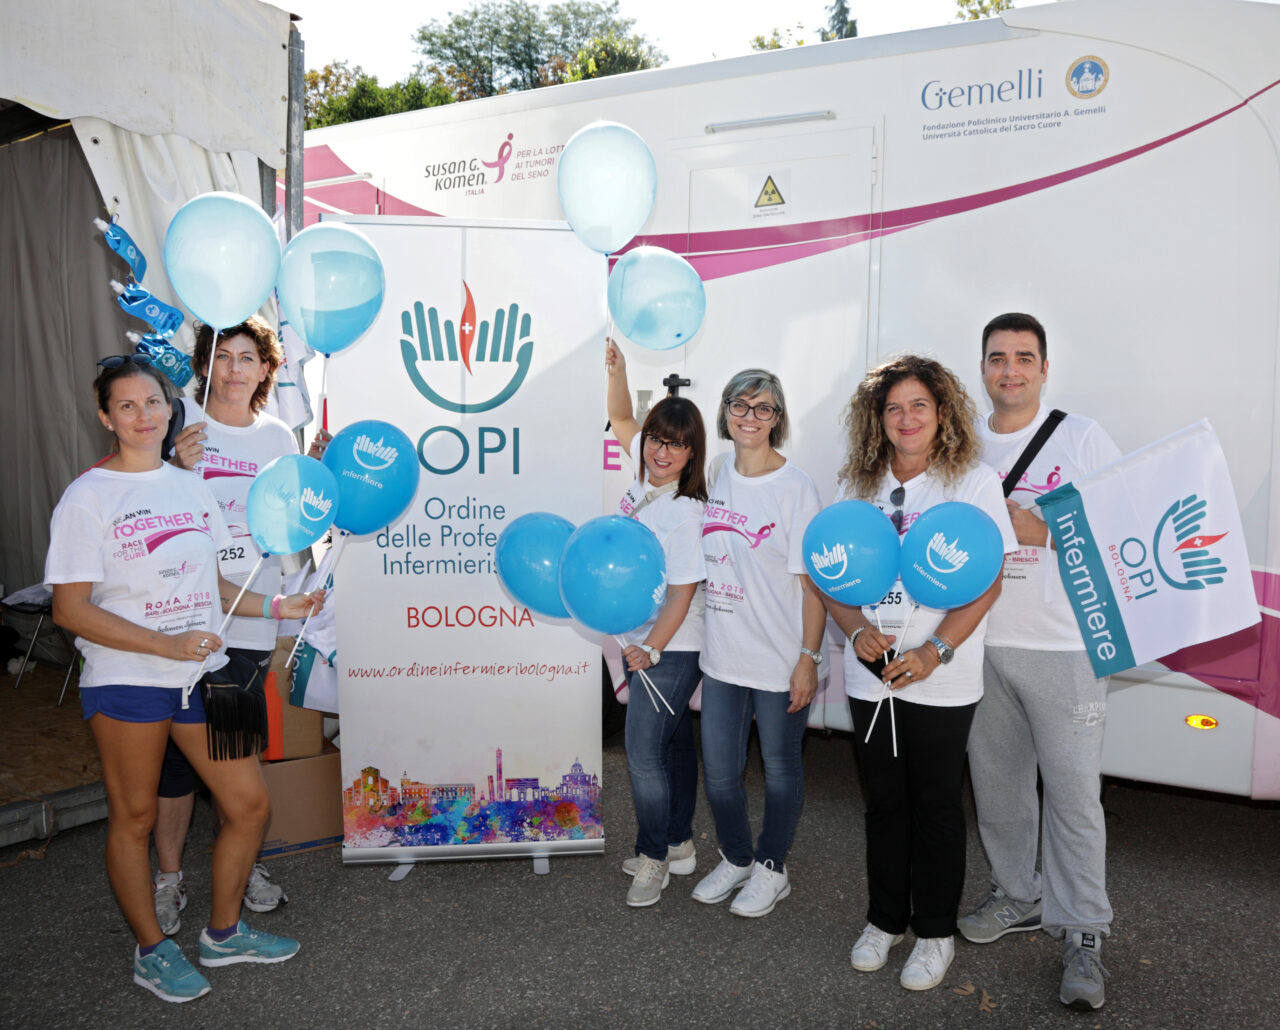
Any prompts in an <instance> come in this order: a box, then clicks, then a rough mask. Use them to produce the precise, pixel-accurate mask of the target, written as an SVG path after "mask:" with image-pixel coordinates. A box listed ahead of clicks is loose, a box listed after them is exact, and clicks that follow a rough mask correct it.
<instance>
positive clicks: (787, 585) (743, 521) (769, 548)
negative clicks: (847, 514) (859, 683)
mask: <svg viewBox="0 0 1280 1030" xmlns="http://www.w3.org/2000/svg"><path fill="white" fill-rule="evenodd" d="M708 492H709V493H710V495H711V499H710V500H709V501H708V502H707V506H706V509H705V510H704V512H703V516H702V551H703V554H704V555H705V556H706V563H707V611H706V646H705V647H704V648H703V650H702V658H701V660H700V663H699V664H700V665H701V668H702V671H703V673H704V674H705V675H707V676H712V677H714V678H715V679H718V680H723V681H724V682H726V683H736V684H738V685H740V686H744V687H755V688H756V689H758V690H773V691H785V690H790V689H791V673H792V670H794V669H795V667H796V662H797V661H799V659H800V658H801V657H802V656H801V654H800V647H801V645H802V644H803V642H804V641H803V639H802V637H803V629H804V627H803V623H802V620H803V612H802V601H803V598H804V587H803V586H802V584H801V576H803V575H804V574H805V567H804V548H803V547H802V546H801V543H802V540H803V537H804V531H805V528H806V527H807V526H808V525H809V520H810V519H812V518H813V517H814V515H816V514H817V513H818V511H819V509H820V508H821V507H822V500H821V498H819V496H818V488H817V487H816V486H814V485H813V480H812V479H810V478H809V476H808V474H807V473H805V472H804V471H802V470H801V469H799V468H797V467H796V466H795V465H793V464H792V463H791V462H789V461H788V462H787V463H786V464H785V465H783V466H782V468H780V469H778V470H776V471H774V472H770V473H768V474H767V475H763V476H753V477H750V478H748V477H746V476H741V475H739V474H738V473H737V471H736V470H735V469H734V467H733V456H732V455H729V456H728V458H727V459H726V460H725V461H724V462H723V463H722V464H721V465H720V468H719V469H718V470H717V471H716V472H715V479H714V481H713V482H712V483H710V484H709V487H708ZM805 660H806V661H807V660H808V659H805ZM825 674H826V670H825V669H823V668H821V667H820V668H819V670H818V675H819V676H824V675H825Z"/></svg>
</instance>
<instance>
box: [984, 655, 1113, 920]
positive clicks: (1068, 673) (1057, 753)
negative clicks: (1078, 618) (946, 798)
mask: <svg viewBox="0 0 1280 1030" xmlns="http://www.w3.org/2000/svg"><path fill="white" fill-rule="evenodd" d="M983 690H984V692H983V697H982V701H981V702H980V703H979V704H978V711H977V713H976V714H975V715H974V719H973V729H972V730H971V731H970V733H969V771H970V776H971V778H972V780H973V793H974V797H975V799H976V801H977V806H978V830H979V832H980V833H981V835H982V846H983V847H984V848H985V849H986V852H987V860H988V861H989V862H990V863H991V878H992V880H993V881H994V882H995V883H996V884H997V885H998V886H999V887H1000V888H1001V889H1002V890H1003V891H1004V892H1005V893H1006V894H1007V895H1009V897H1011V898H1013V899H1014V900H1015V901H1022V902H1031V901H1035V900H1036V899H1037V898H1043V899H1044V909H1043V915H1042V917H1041V918H1042V921H1043V925H1044V928H1045V929H1046V930H1047V931H1048V932H1049V933H1050V934H1051V935H1053V936H1054V937H1061V936H1063V934H1064V933H1066V932H1068V931H1070V930H1093V931H1095V932H1097V933H1100V934H1107V933H1109V932H1110V929H1111V904H1110V902H1108V901H1107V887H1106V850H1107V829H1106V825H1105V824H1104V822H1103V814H1102V802H1101V800H1100V798H1099V791H1100V788H1101V764H1102V731H1103V724H1104V721H1105V718H1106V711H1107V681H1106V680H1105V679H1096V678H1095V677H1094V675H1093V668H1092V666H1091V665H1090V664H1089V658H1088V655H1087V654H1086V653H1085V652H1084V651H1030V650H1024V649H1022V648H1015V647H991V646H990V645H988V646H987V648H986V655H985V659H984V668H983ZM1037 766H1038V767H1039V770H1040V776H1041V778H1042V780H1043V782H1044V820H1043V831H1041V819H1040V803H1039V798H1038V797H1037V794H1036V768H1037ZM1041 832H1043V838H1044V839H1043V844H1042V848H1041V866H1042V869H1043V874H1041V873H1038V872H1037V871H1036V845H1037V843H1038V838H1039V837H1040V835H1041Z"/></svg>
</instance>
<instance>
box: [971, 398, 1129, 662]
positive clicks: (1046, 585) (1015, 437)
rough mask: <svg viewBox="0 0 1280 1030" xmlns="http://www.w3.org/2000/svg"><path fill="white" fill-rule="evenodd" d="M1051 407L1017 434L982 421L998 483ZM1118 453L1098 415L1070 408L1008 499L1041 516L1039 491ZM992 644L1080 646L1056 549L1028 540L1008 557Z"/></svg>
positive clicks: (985, 455)
mask: <svg viewBox="0 0 1280 1030" xmlns="http://www.w3.org/2000/svg"><path fill="white" fill-rule="evenodd" d="M1051 410H1052V409H1051V408H1047V407H1045V406H1044V405H1043V404H1042V405H1040V410H1039V411H1038V412H1037V413H1036V417H1035V418H1034V419H1033V420H1032V422H1031V424H1030V425H1029V426H1027V427H1026V428H1024V429H1021V430H1019V431H1018V432H1016V433H1003V434H1002V433H994V432H992V431H991V428H990V426H989V424H988V422H987V420H986V418H980V419H979V420H978V437H979V439H980V440H981V441H982V460H983V461H984V462H986V463H987V464H988V465H990V466H991V467H992V468H994V469H995V470H996V475H998V476H999V477H1000V480H1001V482H1003V481H1004V477H1005V476H1006V475H1007V474H1008V472H1009V469H1011V468H1012V467H1013V465H1014V463H1015V462H1016V461H1017V460H1018V458H1019V457H1021V456H1022V452H1023V451H1024V450H1026V447H1027V444H1028V443H1030V442H1031V438H1032V437H1033V436H1035V434H1036V430H1037V429H1039V428H1040V425H1041V424H1042V423H1043V422H1044V420H1045V419H1046V418H1048V417H1049V412H1050V411H1051ZM1119 457H1120V448H1118V447H1117V446H1116V445H1115V443H1114V442H1113V441H1112V439H1111V437H1109V436H1108V435H1107V434H1106V432H1105V431H1104V430H1103V429H1102V427H1101V426H1099V425H1098V423H1096V422H1095V421H1093V419H1091V418H1085V417H1084V416H1083V415H1068V416H1067V417H1066V418H1065V419H1063V420H1062V421H1061V422H1060V423H1059V424H1058V428H1057V429H1055V430H1054V431H1053V435H1052V436H1050V437H1049V439H1048V440H1046V441H1045V444H1044V447H1042V448H1041V449H1040V453H1039V454H1037V455H1036V456H1035V458H1034V459H1033V460H1032V462H1031V465H1030V467H1029V468H1028V469H1027V471H1026V472H1025V473H1023V475H1022V481H1021V482H1020V483H1019V484H1018V486H1017V487H1015V488H1014V491H1013V493H1012V494H1011V495H1010V499H1011V500H1014V501H1017V502H1018V503H1019V504H1020V505H1021V506H1022V507H1023V508H1026V509H1028V510H1029V511H1031V512H1032V513H1034V514H1035V516H1036V517H1037V518H1039V519H1041V520H1043V517H1044V516H1043V515H1042V514H1041V511H1040V507H1039V506H1038V505H1037V504H1036V503H1035V500H1036V498H1037V497H1041V496H1043V495H1044V494H1047V493H1048V492H1049V491H1050V490H1053V489H1055V488H1056V487H1059V486H1061V485H1062V484H1063V483H1070V482H1072V481H1074V480H1076V479H1079V478H1080V477H1081V476H1086V475H1088V474H1089V473H1091V472H1095V471H1097V470H1098V469H1100V468H1101V467H1102V466H1103V465H1109V464H1110V463H1111V462H1113V461H1115V460H1116V459H1117V458H1119ZM987 643H988V644H991V645H992V646H994V647H1021V648H1025V649H1027V650H1030V651H1083V650H1084V642H1083V641H1082V640H1081V639H1080V626H1079V625H1078V624H1077V622H1076V618H1075V615H1074V614H1073V613H1072V610H1071V602H1070V601H1069V600H1068V599H1067V594H1066V591H1065V590H1064V589H1063V588H1062V574H1061V572H1060V571H1059V570H1058V555H1057V552H1056V551H1053V550H1051V549H1050V548H1048V547H1023V548H1021V549H1020V550H1019V551H1017V552H1016V553H1015V554H1011V555H1009V557H1008V558H1007V559H1005V563H1004V588H1003V590H1002V592H1001V594H1000V597H999V598H998V599H997V600H996V603H995V605H994V606H993V607H992V609H991V615H990V619H989V621H988V624H987Z"/></svg>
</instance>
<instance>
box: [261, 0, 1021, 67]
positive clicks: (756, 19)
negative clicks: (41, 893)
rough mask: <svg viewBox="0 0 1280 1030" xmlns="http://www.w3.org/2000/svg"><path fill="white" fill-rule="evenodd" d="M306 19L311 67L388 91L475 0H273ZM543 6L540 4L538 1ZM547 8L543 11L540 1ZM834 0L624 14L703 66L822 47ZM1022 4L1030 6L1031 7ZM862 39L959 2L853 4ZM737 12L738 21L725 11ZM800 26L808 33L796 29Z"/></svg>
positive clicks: (938, 15)
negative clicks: (784, 38)
mask: <svg viewBox="0 0 1280 1030" xmlns="http://www.w3.org/2000/svg"><path fill="white" fill-rule="evenodd" d="M270 2H271V3H274V4H275V5H276V6H278V7H282V8H285V9H286V10H289V11H291V12H292V13H294V14H296V15H299V16H300V17H301V18H302V21H301V22H300V23H299V25H298V28H299V31H300V32H301V33H302V39H303V42H304V44H305V45H306V66H307V68H309V69H310V68H316V69H320V68H323V67H324V66H325V65H326V64H329V63H331V62H333V61H339V60H345V61H347V62H348V64H350V65H352V66H354V65H359V66H360V67H361V68H363V69H364V71H365V72H366V73H368V74H370V75H376V76H377V77H378V81H379V82H380V83H382V84H383V85H384V86H385V85H389V84H390V83H392V82H398V81H400V80H401V79H403V78H405V77H406V76H407V75H409V74H410V72H412V71H413V69H414V67H415V66H416V65H417V63H418V60H419V59H420V57H421V55H420V54H419V53H418V52H417V49H416V47H415V45H414V43H413V41H412V37H413V34H414V32H415V30H416V29H418V27H419V26H422V25H425V24H428V23H429V22H430V21H431V20H432V19H433V18H434V19H436V20H438V21H440V22H442V23H443V22H447V21H448V19H449V12H451V11H465V10H467V9H468V8H469V7H470V6H471V5H472V0H365V2H363V3H361V2H358V0H270ZM535 2H536V0H535ZM539 6H543V5H542V4H540V5H539ZM828 6H829V2H828V0H732V2H731V3H729V4H725V5H723V6H722V5H720V4H711V3H705V2H704V3H698V2H696V0H621V10H620V13H621V14H622V15H623V16H625V17H628V18H634V19H635V22H636V23H635V26H634V29H635V31H636V32H639V33H641V34H643V35H645V36H647V37H648V38H649V40H650V41H651V42H653V43H655V44H657V46H658V47H659V48H660V49H661V50H663V51H665V52H666V54H667V58H668V61H667V64H668V65H676V64H696V63H698V62H699V61H711V60H714V59H716V58H725V57H737V56H739V55H741V54H747V53H750V52H751V47H750V40H751V39H752V38H753V37H754V36H757V35H765V36H767V35H769V34H770V32H771V31H772V30H773V29H774V28H779V29H783V30H786V29H791V30H792V34H793V36H798V37H799V38H802V39H804V40H805V41H806V42H817V41H818V34H817V32H815V31H814V30H815V29H816V28H818V27H819V26H823V25H825V24H826V22H827V17H828V15H827V11H826V8H827V7H828ZM1021 6H1030V4H1025V5H1021ZM849 9H850V11H851V13H852V15H853V16H854V17H855V18H857V19H858V34H859V35H860V36H878V35H883V34H885V33H889V32H904V31H907V30H909V29H923V28H929V27H931V26H934V25H946V24H949V23H951V22H952V21H954V20H955V16H956V4H955V0H850V2H849ZM725 10H731V11H732V12H733V14H732V20H730V19H729V18H727V17H726V16H725V14H724V11H725ZM797 22H799V23H800V24H801V26H803V28H802V30H797V29H796V28H795V26H796V23H797Z"/></svg>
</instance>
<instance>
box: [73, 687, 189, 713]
mask: <svg viewBox="0 0 1280 1030" xmlns="http://www.w3.org/2000/svg"><path fill="white" fill-rule="evenodd" d="M187 705H188V707H187V708H186V709H184V708H183V707H182V688H181V687H177V688H174V687H131V686H126V685H123V684H120V685H117V684H110V685H104V686H101V687H81V688H80V708H81V710H82V711H83V712H84V717H85V718H86V719H91V718H93V716H94V715H96V714H97V713H98V712H101V713H102V714H103V715H105V716H107V717H108V718H110V719H119V720H120V721H121V722H164V721H165V720H166V719H172V720H173V721H174V722H204V700H203V699H202V698H201V697H200V686H199V684H197V685H196V688H195V689H194V690H193V691H191V698H190V700H189V701H188V702H187Z"/></svg>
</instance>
